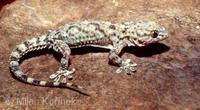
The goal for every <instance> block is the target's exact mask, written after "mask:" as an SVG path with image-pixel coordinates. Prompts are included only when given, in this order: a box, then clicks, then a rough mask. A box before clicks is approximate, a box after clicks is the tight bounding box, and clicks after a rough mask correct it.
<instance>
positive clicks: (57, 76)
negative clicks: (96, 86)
mask: <svg viewBox="0 0 200 110" xmlns="http://www.w3.org/2000/svg"><path fill="white" fill-rule="evenodd" d="M74 72H75V69H74V68H73V69H72V70H71V71H69V70H63V69H59V70H58V71H57V72H56V73H54V74H52V75H50V76H49V78H50V79H51V80H53V81H54V82H62V83H66V82H67V79H72V74H73V73H74Z"/></svg>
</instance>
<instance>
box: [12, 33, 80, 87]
mask: <svg viewBox="0 0 200 110" xmlns="http://www.w3.org/2000/svg"><path fill="white" fill-rule="evenodd" d="M49 47H50V45H49V44H48V42H47V41H46V36H41V37H34V38H32V39H30V40H27V41H25V42H23V43H21V44H19V45H17V46H16V48H15V49H14V50H13V51H12V53H11V54H10V59H9V61H10V70H11V72H12V73H13V75H14V76H15V77H16V78H17V79H19V80H21V81H22V82H25V83H28V84H31V85H36V86H44V87H66V88H72V89H74V88H75V89H82V87H81V86H78V85H75V84H72V83H62V82H53V81H43V80H37V79H34V78H31V77H28V76H27V75H26V74H24V72H23V71H22V70H21V68H20V67H19V65H20V64H19V61H20V59H21V58H22V57H23V56H24V55H25V54H26V53H28V52H31V51H35V50H42V49H45V48H49Z"/></svg>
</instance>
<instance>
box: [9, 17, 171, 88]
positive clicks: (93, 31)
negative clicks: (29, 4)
mask: <svg viewBox="0 0 200 110" xmlns="http://www.w3.org/2000/svg"><path fill="white" fill-rule="evenodd" d="M166 38H168V32H167V31H166V29H165V28H164V27H163V26H161V25H159V24H158V23H156V22H153V21H138V22H134V21H126V22H118V23H114V22H110V21H88V20H85V21H77V22H74V23H69V24H65V25H64V26H62V27H59V28H58V29H57V30H54V31H51V32H49V33H47V34H46V35H40V36H37V37H33V38H32V39H29V40H26V41H24V42H22V43H21V44H18V45H17V46H16V48H15V49H14V50H13V51H12V52H11V54H10V58H9V62H10V70H11V72H12V73H13V74H14V76H15V77H16V78H18V79H19V80H21V81H22V82H25V83H28V84H32V85H36V86H45V87H69V88H77V89H82V86H79V85H76V84H73V83H70V82H69V81H68V80H69V79H71V78H72V74H74V72H75V68H72V69H71V70H70V69H69V68H68V67H69V56H70V54H71V49H72V48H81V47H85V46H92V47H98V48H104V49H109V50H110V51H109V55H108V58H109V61H111V62H112V63H114V64H115V65H116V66H118V67H119V68H118V69H117V70H116V73H121V72H124V73H127V74H134V73H135V72H136V70H137V64H136V63H134V62H132V61H131V60H130V59H122V58H121V57H120V56H119V54H120V53H121V51H122V49H123V48H124V47H129V46H137V47H142V46H146V45H149V44H152V43H155V42H158V41H161V40H164V39H166ZM43 49H53V50H54V51H55V52H58V53H60V54H61V55H62V58H61V60H60V66H59V69H58V70H57V71H56V72H54V73H53V74H51V75H50V76H49V80H39V79H35V78H32V77H29V76H28V75H26V74H25V73H24V72H23V71H22V70H21V68H20V64H19V61H20V59H21V58H22V57H23V56H24V55H26V54H27V53H29V52H32V51H37V50H43Z"/></svg>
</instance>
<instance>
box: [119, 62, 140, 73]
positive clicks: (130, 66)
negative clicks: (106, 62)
mask: <svg viewBox="0 0 200 110" xmlns="http://www.w3.org/2000/svg"><path fill="white" fill-rule="evenodd" d="M136 67H137V64H136V63H132V62H131V60H130V59H127V60H125V61H122V64H121V66H120V67H119V68H118V69H117V70H116V73H121V72H122V71H125V72H126V73H127V74H128V75H130V74H133V73H134V72H135V71H136Z"/></svg>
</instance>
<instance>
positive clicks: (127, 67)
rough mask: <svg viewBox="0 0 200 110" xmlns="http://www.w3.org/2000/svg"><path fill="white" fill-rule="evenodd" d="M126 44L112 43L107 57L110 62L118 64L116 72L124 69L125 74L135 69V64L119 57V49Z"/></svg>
mask: <svg viewBox="0 0 200 110" xmlns="http://www.w3.org/2000/svg"><path fill="white" fill-rule="evenodd" d="M126 46H127V44H126V43H120V44H117V45H114V48H113V49H111V50H110V53H109V56H108V57H109V60H110V61H111V62H113V63H114V64H116V65H118V66H119V68H118V69H117V70H116V73H121V72H122V71H125V72H126V73H127V74H133V73H134V72H135V71H136V67H137V64H136V63H132V62H131V60H130V59H126V60H123V59H122V58H120V57H119V54H120V53H121V50H122V49H123V48H124V47H126Z"/></svg>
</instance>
